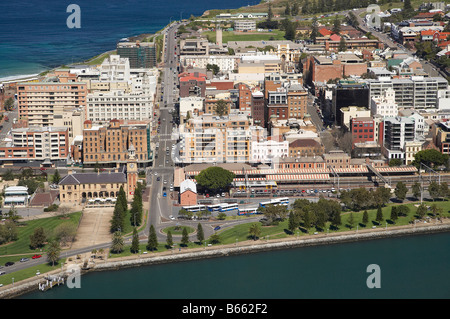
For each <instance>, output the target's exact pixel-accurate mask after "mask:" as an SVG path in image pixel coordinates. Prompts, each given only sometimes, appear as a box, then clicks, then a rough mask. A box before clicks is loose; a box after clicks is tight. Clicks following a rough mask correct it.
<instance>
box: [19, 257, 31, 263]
mask: <svg viewBox="0 0 450 319" xmlns="http://www.w3.org/2000/svg"><path fill="white" fill-rule="evenodd" d="M28 260H29V259H28V258H21V259H20V262H21V263H23V262H25V261H28Z"/></svg>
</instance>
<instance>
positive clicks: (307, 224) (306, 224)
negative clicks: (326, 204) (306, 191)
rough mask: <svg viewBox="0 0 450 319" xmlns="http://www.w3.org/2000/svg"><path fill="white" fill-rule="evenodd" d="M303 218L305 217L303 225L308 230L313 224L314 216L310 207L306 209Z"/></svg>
mask: <svg viewBox="0 0 450 319" xmlns="http://www.w3.org/2000/svg"><path fill="white" fill-rule="evenodd" d="M302 219H303V227H305V228H306V229H307V230H309V229H310V228H311V224H312V216H311V212H310V211H309V209H307V210H305V211H304V213H303V218H302Z"/></svg>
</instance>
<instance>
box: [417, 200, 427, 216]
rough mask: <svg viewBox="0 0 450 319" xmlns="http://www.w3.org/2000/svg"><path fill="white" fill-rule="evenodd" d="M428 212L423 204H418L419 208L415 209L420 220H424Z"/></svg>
mask: <svg viewBox="0 0 450 319" xmlns="http://www.w3.org/2000/svg"><path fill="white" fill-rule="evenodd" d="M427 211H428V208H427V206H426V205H425V204H423V203H422V204H420V205H419V207H417V211H416V214H417V216H419V218H420V219H422V218H424V217H425V215H426V213H427Z"/></svg>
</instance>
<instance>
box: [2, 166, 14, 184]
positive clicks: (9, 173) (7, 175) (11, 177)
mask: <svg viewBox="0 0 450 319" xmlns="http://www.w3.org/2000/svg"><path fill="white" fill-rule="evenodd" d="M2 179H3V180H4V181H12V180H14V174H13V171H12V170H11V169H8V170H7V171H6V172H5V173H4V174H3V175H2Z"/></svg>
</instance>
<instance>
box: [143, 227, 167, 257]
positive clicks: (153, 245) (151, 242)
mask: <svg viewBox="0 0 450 319" xmlns="http://www.w3.org/2000/svg"><path fill="white" fill-rule="evenodd" d="M171 236H172V235H171ZM157 249H158V238H157V236H156V231H155V227H154V226H153V225H150V230H149V233H148V241H147V250H150V251H153V250H157Z"/></svg>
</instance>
